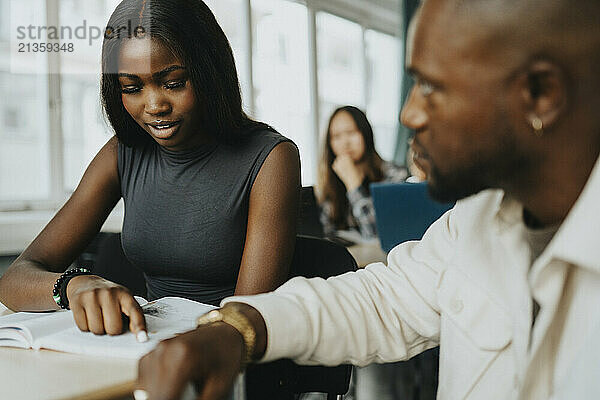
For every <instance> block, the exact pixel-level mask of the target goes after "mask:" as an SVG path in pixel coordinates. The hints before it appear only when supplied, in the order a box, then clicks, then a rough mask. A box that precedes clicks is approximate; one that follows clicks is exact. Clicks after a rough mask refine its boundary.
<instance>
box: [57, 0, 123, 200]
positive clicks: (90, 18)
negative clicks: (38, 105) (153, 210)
mask: <svg viewBox="0 0 600 400" xmlns="http://www.w3.org/2000/svg"><path fill="white" fill-rule="evenodd" d="M118 3H119V2H118V1H106V2H104V1H93V2H87V1H85V2H82V1H76V0H62V1H60V3H59V21H60V25H61V26H69V27H72V28H73V29H77V27H82V26H84V21H85V26H88V27H89V26H95V27H104V26H105V25H106V22H107V21H108V18H109V16H110V13H111V12H112V11H113V9H114V7H116V5H117V4H118ZM75 45H76V46H77V51H75V52H72V53H68V52H65V53H61V54H60V56H61V63H60V68H61V75H60V76H61V82H60V90H61V99H62V102H61V130H62V144H63V151H62V155H63V177H62V182H63V185H64V190H65V191H66V192H72V191H73V190H75V188H76V187H77V184H78V183H79V180H80V179H81V176H82V175H83V172H84V171H85V169H86V168H87V166H88V164H89V163H90V161H91V160H92V158H94V156H95V155H96V153H97V152H98V150H99V149H100V148H101V147H102V146H103V145H104V143H106V142H107V141H108V139H109V138H110V136H111V135H112V131H111V130H110V129H109V127H108V126H107V124H106V123H105V121H104V120H103V116H102V110H101V107H100V78H99V77H100V63H101V60H100V58H101V51H102V40H101V39H96V40H77V41H75Z"/></svg>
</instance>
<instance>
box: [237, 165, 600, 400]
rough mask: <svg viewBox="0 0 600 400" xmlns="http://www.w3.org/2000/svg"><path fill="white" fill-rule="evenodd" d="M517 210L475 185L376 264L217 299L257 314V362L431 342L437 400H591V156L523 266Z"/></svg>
mask: <svg viewBox="0 0 600 400" xmlns="http://www.w3.org/2000/svg"><path fill="white" fill-rule="evenodd" d="M557 190H560V185H557ZM522 211H523V209H522V206H521V205H520V204H519V203H517V202H516V201H514V200H511V199H510V198H508V197H507V196H505V195H504V193H503V192H502V191H498V190H489V191H485V192H482V193H480V194H478V195H476V196H472V197H470V198H468V199H465V200H462V201H460V202H458V203H457V205H456V206H455V208H454V209H452V210H450V211H449V212H448V213H446V214H445V215H444V216H443V217H442V218H440V219H439V220H438V221H437V222H435V223H434V224H433V225H432V226H431V227H430V229H429V230H428V231H427V233H426V234H425V236H424V237H423V239H422V240H421V241H420V242H407V243H404V244H401V245H399V246H397V247H396V248H394V249H393V250H392V251H391V252H390V254H389V256H388V265H387V266H386V265H384V264H382V263H376V264H371V265H370V266H368V267H367V268H365V269H364V270H360V271H358V272H356V273H348V274H345V275H342V276H339V277H335V278H331V279H328V280H326V281H325V280H322V279H309V280H308V279H304V278H295V279H292V280H291V281H289V282H288V283H286V284H285V285H283V286H282V287H281V288H279V289H278V290H277V291H275V292H274V293H271V294H264V295H258V296H252V297H234V298H229V299H227V300H225V302H228V301H242V302H246V303H248V304H251V305H252V306H254V307H255V308H257V309H258V310H259V311H260V312H261V314H262V315H263V317H264V319H265V322H266V326H267V330H268V343H267V351H266V354H265V357H264V360H265V361H266V360H273V359H277V358H281V357H288V358H293V359H295V360H297V361H298V362H300V363H304V364H317V363H319V364H329V365H333V364H339V363H344V362H351V363H353V364H357V365H365V364H368V363H372V362H388V361H396V360H403V359H407V358H410V357H412V356H414V355H415V354H418V353H420V352H422V351H424V350H426V349H428V348H430V347H433V346H437V345H438V344H439V345H440V377H439V389H438V398H439V399H486V400H487V399H519V398H520V399H548V398H554V399H578V400H579V399H586V398H589V399H598V398H600V383H598V381H599V380H600V375H598V372H599V371H600V367H599V365H600V351H599V350H597V349H596V348H597V347H598V346H599V345H598V342H599V340H600V162H599V163H597V164H596V167H595V168H594V171H593V172H592V174H591V176H590V178H589V180H588V183H587V185H586V187H585V188H584V191H583V192H582V193H581V195H580V197H579V199H578V200H577V202H576V204H575V205H574V207H573V208H572V210H571V211H570V213H569V215H568V216H567V218H566V219H565V221H564V222H563V223H562V225H561V226H560V228H559V230H558V231H557V233H556V234H555V235H554V237H553V239H552V240H551V242H550V243H549V244H548V246H547V247H546V248H545V250H544V251H543V253H542V254H541V255H540V256H539V257H538V258H537V259H536V260H535V262H534V263H533V265H531V261H530V249H529V246H528V244H527V241H526V238H525V226H524V224H523V219H522ZM532 297H533V298H535V300H536V301H537V302H538V303H539V305H540V307H541V309H540V312H539V314H538V316H537V319H536V322H535V325H534V327H533V330H532V328H531V326H532ZM573 396H575V397H573Z"/></svg>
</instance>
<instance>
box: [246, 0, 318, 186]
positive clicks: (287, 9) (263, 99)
mask: <svg viewBox="0 0 600 400" xmlns="http://www.w3.org/2000/svg"><path fill="white" fill-rule="evenodd" d="M251 4H252V22H253V37H254V40H253V44H254V46H253V49H252V59H253V64H254V66H253V83H254V98H255V116H256V118H258V119H259V120H262V121H265V122H267V123H268V124H270V125H272V126H273V127H274V128H275V129H277V130H278V131H279V132H281V133H282V134H283V135H284V136H286V137H288V138H290V139H292V140H293V141H294V142H295V143H296V145H298V148H299V149H300V158H301V163H302V165H303V166H305V167H304V168H302V174H303V181H304V182H307V181H308V182H312V181H314V175H313V169H311V168H307V167H306V166H310V165H313V164H314V163H315V161H316V160H315V158H314V151H313V149H314V147H315V143H314V136H313V135H311V134H310V132H311V126H310V80H309V75H308V74H309V65H308V41H307V37H308V13H307V9H306V6H304V5H302V4H297V3H292V2H285V1H281V0H252V3H251Z"/></svg>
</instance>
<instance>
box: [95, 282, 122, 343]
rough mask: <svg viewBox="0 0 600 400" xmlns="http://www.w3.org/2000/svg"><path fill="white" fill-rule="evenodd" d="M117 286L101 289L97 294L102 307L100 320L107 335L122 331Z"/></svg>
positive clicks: (118, 333)
mask: <svg viewBox="0 0 600 400" xmlns="http://www.w3.org/2000/svg"><path fill="white" fill-rule="evenodd" d="M118 290H119V288H116V287H115V288H111V289H107V290H103V291H102V292H101V293H100V294H99V295H98V300H99V303H100V307H101V309H102V320H103V324H104V330H105V331H106V333H108V334H109V335H120V334H121V333H123V319H122V318H121V307H120V304H119V300H118V293H117V291H118Z"/></svg>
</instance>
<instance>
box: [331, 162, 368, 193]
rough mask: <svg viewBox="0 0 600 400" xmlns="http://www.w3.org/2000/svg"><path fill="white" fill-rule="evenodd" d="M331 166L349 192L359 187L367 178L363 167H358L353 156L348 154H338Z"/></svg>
mask: <svg viewBox="0 0 600 400" xmlns="http://www.w3.org/2000/svg"><path fill="white" fill-rule="evenodd" d="M331 168H332V169H333V172H335V174H336V175H337V176H338V177H339V178H340V180H341V181H342V182H343V183H344V186H346V190H347V191H348V192H351V191H353V190H354V189H356V188H357V187H359V186H360V185H361V184H362V182H363V180H364V179H365V174H364V172H363V171H362V169H361V168H360V167H358V166H357V165H356V164H355V163H354V160H353V159H352V157H350V156H349V155H347V154H340V155H339V156H337V157H336V159H335V161H334V162H333V164H332V165H331Z"/></svg>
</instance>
